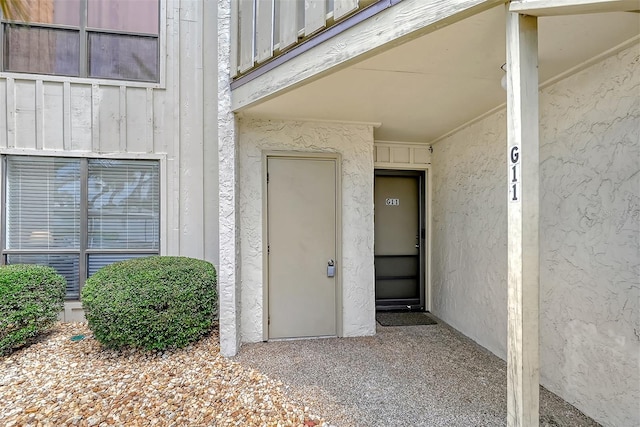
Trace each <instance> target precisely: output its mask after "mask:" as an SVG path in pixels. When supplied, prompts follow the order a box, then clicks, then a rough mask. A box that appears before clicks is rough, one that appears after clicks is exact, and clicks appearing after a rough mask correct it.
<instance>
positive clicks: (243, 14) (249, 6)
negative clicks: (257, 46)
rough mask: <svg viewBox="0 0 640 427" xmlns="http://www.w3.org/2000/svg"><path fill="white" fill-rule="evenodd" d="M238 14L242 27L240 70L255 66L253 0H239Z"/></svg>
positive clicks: (243, 70)
mask: <svg viewBox="0 0 640 427" xmlns="http://www.w3.org/2000/svg"><path fill="white" fill-rule="evenodd" d="M238 15H239V16H240V18H239V21H240V22H239V27H240V72H241V73H242V72H245V71H247V70H248V69H250V68H251V67H253V60H254V48H253V29H254V17H255V16H254V8H253V0H238Z"/></svg>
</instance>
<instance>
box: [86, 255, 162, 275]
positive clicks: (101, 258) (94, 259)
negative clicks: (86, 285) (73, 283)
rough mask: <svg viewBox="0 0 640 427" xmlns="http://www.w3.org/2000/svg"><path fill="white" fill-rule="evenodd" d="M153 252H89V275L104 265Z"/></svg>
mask: <svg viewBox="0 0 640 427" xmlns="http://www.w3.org/2000/svg"><path fill="white" fill-rule="evenodd" d="M149 255H157V253H155V254H91V255H89V277H91V276H93V274H94V273H95V272H96V271H98V270H100V269H101V268H102V267H104V266H105V265H109V264H113V263H114V262H118V261H124V260H126V259H131V258H142V257H147V256H149Z"/></svg>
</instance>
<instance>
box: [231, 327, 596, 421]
mask: <svg viewBox="0 0 640 427" xmlns="http://www.w3.org/2000/svg"><path fill="white" fill-rule="evenodd" d="M234 360H235V361H237V362H239V363H241V364H242V365H244V366H249V367H252V368H255V369H257V370H259V371H260V372H262V373H265V374H266V375H268V376H269V377H271V378H274V379H278V380H280V381H282V382H283V384H284V385H285V386H286V391H287V393H289V394H290V396H292V397H293V398H294V399H296V400H299V401H300V402H301V403H303V404H304V405H305V406H308V407H309V408H310V409H311V413H314V414H316V415H318V416H320V417H323V418H325V419H326V420H327V421H328V422H329V423H331V424H332V425H335V426H338V427H343V426H385V427H387V426H403V427H404V426H449V427H450V426H502V425H506V416H507V402H506V382H507V380H506V363H505V362H504V361H503V360H501V359H499V358H498V357H496V356H494V355H493V354H491V353H489V352H488V351H487V350H485V349H484V348H482V347H480V346H478V345H477V344H475V343H474V342H473V341H471V340H469V339H467V338H466V337H464V336H463V335H461V334H460V333H458V332H457V331H455V330H453V329H452V328H450V327H448V326H446V325H444V324H442V323H439V324H438V325H428V326H402V327H383V326H380V325H378V331H377V334H376V335H375V336H372V337H362V338H336V339H316V340H297V341H279V342H269V343H257V344H245V345H243V346H242V348H241V350H240V353H239V355H238V356H236V357H235V358H234ZM540 400H541V402H540V412H541V423H540V424H541V425H544V426H571V427H575V426H597V425H598V424H597V423H595V422H594V421H593V420H591V419H589V418H588V417H586V416H585V415H583V414H582V413H581V412H579V411H578V410H577V409H575V408H574V407H573V406H571V405H569V404H568V403H566V402H564V401H563V400H562V399H560V398H559V397H557V396H555V395H554V394H552V393H550V392H548V391H546V390H544V389H542V390H541V399H540Z"/></svg>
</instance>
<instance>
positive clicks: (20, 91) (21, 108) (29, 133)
mask: <svg viewBox="0 0 640 427" xmlns="http://www.w3.org/2000/svg"><path fill="white" fill-rule="evenodd" d="M15 94H16V97H15V105H16V109H15V114H16V145H15V147H16V148H25V149H35V148H36V126H35V123H36V82H35V81H26V80H16V83H15Z"/></svg>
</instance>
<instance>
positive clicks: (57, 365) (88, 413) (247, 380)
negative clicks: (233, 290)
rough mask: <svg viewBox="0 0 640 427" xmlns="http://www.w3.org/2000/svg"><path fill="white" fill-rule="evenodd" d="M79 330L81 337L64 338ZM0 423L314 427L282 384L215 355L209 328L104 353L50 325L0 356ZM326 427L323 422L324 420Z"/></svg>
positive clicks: (72, 328) (84, 331) (67, 328)
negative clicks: (152, 348)
mask: <svg viewBox="0 0 640 427" xmlns="http://www.w3.org/2000/svg"><path fill="white" fill-rule="evenodd" d="M77 335H84V336H85V337H84V339H81V340H79V341H72V340H71V338H72V337H74V336H77ZM0 371H1V374H0V426H5V427H11V426H71V425H72V426H112V425H116V426H127V427H129V426H251V425H255V426H305V427H306V426H316V425H323V423H324V421H323V420H322V419H320V418H319V417H317V416H315V415H313V414H310V413H309V412H308V409H306V408H305V407H304V406H302V405H301V404H300V403H296V402H294V401H292V400H291V399H290V398H288V397H287V396H286V395H285V392H284V386H283V384H282V383H280V382H277V381H274V380H270V379H269V378H267V377H266V376H264V375H262V374H261V373H259V372H257V371H255V370H253V369H250V368H246V367H243V366H242V365H240V364H239V363H236V362H233V361H231V360H229V359H226V358H224V357H222V356H220V354H219V346H218V336H217V333H216V332H214V333H212V334H211V335H210V336H209V337H207V338H205V339H204V340H202V341H200V342H198V343H196V344H194V345H191V346H189V347H187V348H185V349H180V350H174V351H166V352H140V351H134V350H126V351H121V352H118V351H113V350H106V349H104V348H102V347H101V346H100V344H99V343H98V342H97V341H96V340H95V339H93V338H92V336H91V332H90V331H89V330H88V328H87V326H86V325H85V324H79V323H78V324H57V325H56V326H55V328H54V329H53V331H52V332H51V333H50V334H48V335H47V336H45V337H43V338H41V339H40V341H39V342H37V343H35V344H33V345H32V346H30V347H26V348H23V349H20V350H18V351H17V352H15V353H13V354H12V355H9V356H7V357H4V358H0ZM325 425H326V424H325Z"/></svg>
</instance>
